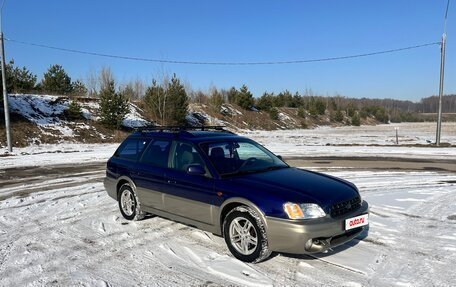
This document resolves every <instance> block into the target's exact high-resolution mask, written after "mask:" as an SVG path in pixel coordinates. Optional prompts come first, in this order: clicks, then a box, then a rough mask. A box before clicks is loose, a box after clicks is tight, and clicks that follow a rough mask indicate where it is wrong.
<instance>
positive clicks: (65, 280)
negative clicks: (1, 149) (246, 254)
mask: <svg viewBox="0 0 456 287" xmlns="http://www.w3.org/2000/svg"><path fill="white" fill-rule="evenodd" d="M391 128H392V126H390V125H388V126H386V125H385V126H377V127H370V126H369V127H359V128H356V127H346V128H336V129H326V128H319V129H316V130H295V131H273V132H267V133H266V132H248V133H247V132H245V134H246V135H247V136H249V137H251V138H254V139H256V140H258V141H259V142H261V143H262V144H264V145H265V146H266V147H268V148H269V149H271V150H272V151H274V152H276V153H278V154H282V155H286V156H290V157H291V156H292V157H303V158H307V157H309V158H310V157H322V156H323V157H324V156H334V157H342V158H343V157H355V156H363V157H372V160H375V158H376V157H396V158H412V159H416V158H426V159H446V160H455V159H456V149H455V148H454V147H450V148H431V147H420V146H400V145H399V146H396V145H394V144H391V143H390V138H391V137H392V136H394V129H393V130H392V131H391ZM455 128H456V125H455V124H446V123H445V124H444V129H443V137H442V141H446V142H450V143H451V144H453V145H454V144H455V140H456V135H455V133H456V132H455ZM412 129H415V132H414V133H413V132H410V136H408V137H409V138H415V139H416V140H412V141H409V142H407V143H408V144H410V143H411V144H414V143H420V144H421V143H423V140H424V141H426V139H427V137H429V138H432V136H433V134H432V133H433V130H432V125H431V124H413V125H411V124H403V125H399V132H401V131H405V130H412ZM428 134H429V135H428ZM344 135H345V137H346V136H347V135H349V136H350V137H351V139H352V141H348V140H347V141H346V140H345V138H344ZM403 136H404V137H405V132H404V135H403ZM400 140H401V139H400ZM382 141H385V143H383V144H382V145H386V146H375V145H377V144H380V143H381V142H382ZM327 144H329V145H327ZM338 144H360V146H351V145H347V146H339V145H338ZM117 146H118V144H92V145H88V144H61V145H39V146H29V147H27V148H22V149H15V150H14V154H13V155H11V156H2V157H0V286H74V285H77V286H133V285H134V286H138V285H139V286H144V285H148V286H149V285H152V286H188V285H190V286H201V285H203V286H221V285H223V286H238V285H240V286H273V285H275V286H321V285H325V286H328V285H329V286H333V285H334V286H454V282H456V275H455V273H454V272H453V269H454V266H456V205H455V204H454V202H455V199H456V174H455V173H451V172H443V171H442V172H435V171H410V170H375V171H370V170H362V169H346V168H340V167H337V166H332V167H331V168H329V169H328V168H326V169H317V168H313V170H317V171H321V172H325V173H329V174H332V175H334V176H338V177H342V178H344V179H347V180H349V181H352V182H354V183H355V184H356V185H357V186H358V187H359V189H360V190H361V193H362V196H363V199H365V200H367V201H368V202H369V203H370V204H371V215H370V222H371V224H370V230H369V234H368V236H367V237H364V235H363V236H361V237H360V238H358V239H356V240H354V241H352V242H351V243H349V244H346V245H344V246H341V247H340V248H337V249H335V250H334V251H332V252H329V253H327V254H321V255H318V256H314V257H312V256H296V255H289V254H278V255H276V256H274V257H272V258H271V259H270V260H268V261H265V262H262V263H260V264H256V265H254V264H245V263H242V262H240V261H238V260H235V259H234V258H233V257H232V256H231V255H230V253H229V251H228V249H227V248H226V246H225V243H224V241H223V239H222V238H220V237H217V236H214V235H212V234H209V233H206V232H203V231H200V230H197V229H194V228H191V227H189V226H185V225H182V224H179V223H176V222H172V221H168V220H166V219H162V218H159V217H150V218H147V219H146V220H143V221H140V222H128V221H126V220H124V219H123V218H122V217H121V216H120V213H119V211H118V207H117V205H116V202H115V201H114V200H112V199H111V198H109V197H108V196H107V195H106V192H105V191H104V188H103V185H102V179H103V176H104V173H105V171H104V162H105V161H106V160H107V159H108V158H109V157H110V156H111V155H112V154H113V153H114V151H115V149H116V148H117Z"/></svg>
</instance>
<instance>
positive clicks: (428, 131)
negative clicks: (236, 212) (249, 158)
mask: <svg viewBox="0 0 456 287" xmlns="http://www.w3.org/2000/svg"><path fill="white" fill-rule="evenodd" d="M395 128H397V129H398V139H399V145H414V144H424V145H426V144H429V143H434V142H435V132H436V123H431V122H426V123H397V124H395V123H393V124H383V125H376V126H359V127H356V126H343V127H336V128H334V127H329V126H321V127H317V128H315V129H297V130H277V131H244V132H243V134H245V135H246V136H248V137H252V138H254V139H257V140H260V141H265V142H279V141H280V142H279V143H281V144H282V143H286V144H295V145H297V146H313V145H314V146H324V145H369V146H371V145H388V146H395V145H396V130H395ZM441 142H442V143H444V142H446V143H451V144H453V145H454V144H456V123H455V122H444V123H442V136H441Z"/></svg>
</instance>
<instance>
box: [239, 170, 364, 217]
mask: <svg viewBox="0 0 456 287" xmlns="http://www.w3.org/2000/svg"><path fill="white" fill-rule="evenodd" d="M231 181H232V183H234V184H236V185H241V186H244V187H247V188H249V189H250V190H252V191H254V192H255V193H256V194H258V193H261V194H263V195H270V196H274V197H275V198H280V199H281V200H283V201H284V202H287V201H290V202H296V203H317V204H319V205H320V206H321V207H322V208H323V209H325V210H328V208H329V207H330V206H331V205H333V204H334V203H336V202H340V201H344V200H348V199H352V198H354V197H356V196H358V195H359V193H358V190H357V188H356V186H355V185H354V184H352V183H350V182H347V181H345V180H342V179H339V178H336V177H332V176H329V175H325V174H321V173H317V172H312V171H308V170H303V169H298V168H283V169H278V170H273V171H267V172H258V173H252V174H247V175H243V176H238V177H233V178H231Z"/></svg>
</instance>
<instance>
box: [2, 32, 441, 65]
mask: <svg viewBox="0 0 456 287" xmlns="http://www.w3.org/2000/svg"><path fill="white" fill-rule="evenodd" d="M5 40H7V41H9V42H12V43H17V44H22V45H28V46H34V47H40V48H46V49H52V50H58V51H63V52H70V53H76V54H84V55H91V56H98V57H106V58H115V59H123V60H133V61H141V62H154V63H165V64H184V65H214V66H254V65H287V64H304V63H313V62H328V61H336V60H344V59H353V58H361V57H368V56H375V55H381V54H389V53H395V52H400V51H406V50H412V49H418V48H423V47H427V46H433V45H440V44H441V43H440V42H433V43H427V44H421V45H415V46H408V47H403V48H397V49H391V50H383V51H377V52H370V53H362V54H355V55H348V56H340V57H328V58H316V59H304V60H290V61H266V62H206V61H179V60H161V59H150V58H140V57H130V56H120V55H112V54H104V53H98V52H89V51H82V50H76V49H68V48H61V47H55V46H50V45H45V44H37V43H31V42H24V41H19V40H14V39H9V38H5Z"/></svg>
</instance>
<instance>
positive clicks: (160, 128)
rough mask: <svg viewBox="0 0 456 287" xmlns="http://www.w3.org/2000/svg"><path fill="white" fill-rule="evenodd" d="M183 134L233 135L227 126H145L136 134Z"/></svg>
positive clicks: (139, 128)
mask: <svg viewBox="0 0 456 287" xmlns="http://www.w3.org/2000/svg"><path fill="white" fill-rule="evenodd" d="M152 131H154V132H155V131H158V132H164V131H169V132H181V131H220V132H227V133H232V132H230V131H229V130H226V129H225V126H204V125H203V126H196V127H192V126H144V127H138V128H135V132H141V133H144V132H152Z"/></svg>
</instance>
